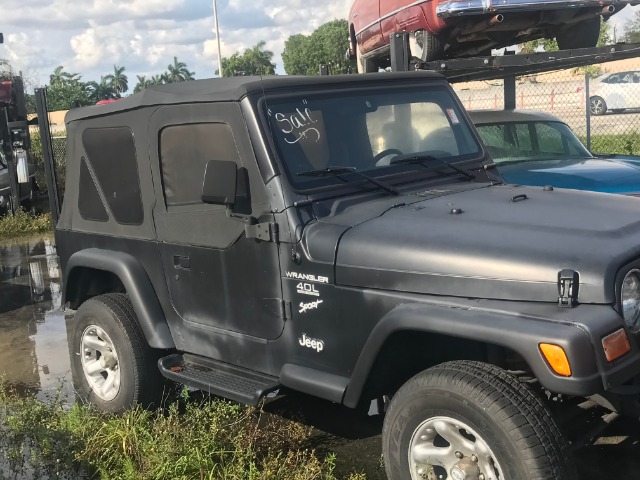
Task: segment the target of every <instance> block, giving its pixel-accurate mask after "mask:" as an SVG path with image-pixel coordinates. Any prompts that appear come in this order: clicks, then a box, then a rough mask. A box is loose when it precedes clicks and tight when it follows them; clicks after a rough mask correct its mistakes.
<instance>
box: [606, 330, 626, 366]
mask: <svg viewBox="0 0 640 480" xmlns="http://www.w3.org/2000/svg"><path fill="white" fill-rule="evenodd" d="M602 348H604V354H605V356H606V357H607V360H608V361H610V362H613V361H614V360H615V359H617V358H620V357H621V356H623V355H624V354H625V353H627V352H628V351H630V350H631V345H630V344H629V337H627V332H625V331H624V328H621V329H620V330H617V331H615V332H613V333H612V334H611V335H607V336H606V337H604V338H603V339H602Z"/></svg>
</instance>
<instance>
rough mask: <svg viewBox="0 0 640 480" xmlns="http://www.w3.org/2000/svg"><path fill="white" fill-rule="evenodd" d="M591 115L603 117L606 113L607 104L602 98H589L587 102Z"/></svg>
mask: <svg viewBox="0 0 640 480" xmlns="http://www.w3.org/2000/svg"><path fill="white" fill-rule="evenodd" d="M589 109H590V110H591V115H604V114H605V113H607V102H605V101H604V98H602V97H591V100H589Z"/></svg>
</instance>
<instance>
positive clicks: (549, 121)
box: [475, 118, 594, 166]
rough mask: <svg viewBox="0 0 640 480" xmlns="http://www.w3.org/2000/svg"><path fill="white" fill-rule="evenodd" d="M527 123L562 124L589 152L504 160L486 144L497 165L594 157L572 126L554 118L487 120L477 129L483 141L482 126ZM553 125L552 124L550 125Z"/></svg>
mask: <svg viewBox="0 0 640 480" xmlns="http://www.w3.org/2000/svg"><path fill="white" fill-rule="evenodd" d="M507 124H509V125H526V126H527V127H530V126H531V125H532V124H533V125H535V124H543V125H549V124H555V125H562V126H563V127H565V128H566V130H568V131H569V132H570V133H571V135H570V137H573V139H575V140H576V141H577V143H578V145H580V146H581V147H582V149H583V150H584V151H585V152H586V153H587V155H586V156H576V157H573V156H566V155H565V154H564V153H559V154H553V156H549V157H530V158H513V159H504V160H496V159H495V158H494V157H493V155H492V154H491V153H490V152H489V148H490V147H487V146H486V145H485V148H486V149H487V151H488V152H489V157H490V158H491V161H492V162H493V163H495V164H496V165H497V166H500V165H509V164H513V163H526V162H542V161H549V160H567V161H568V160H577V159H584V158H594V156H593V154H592V153H591V152H590V151H589V150H588V149H587V147H586V146H585V145H584V144H583V143H582V142H581V141H580V139H579V138H578V136H577V135H576V134H575V132H574V131H573V130H572V129H571V127H570V126H569V125H568V124H567V123H565V122H563V121H561V120H559V119H558V120H553V119H542V118H537V119H526V120H524V119H523V120H506V121H494V122H486V123H478V124H475V127H476V130H477V132H478V136H479V137H480V140H481V141H482V135H481V134H480V130H481V129H482V127H495V126H505V125H507ZM549 126H551V125H549ZM552 128H553V126H552ZM560 134H561V135H562V132H560ZM482 143H483V144H484V141H482ZM536 143H537V144H539V138H538V136H537V134H536Z"/></svg>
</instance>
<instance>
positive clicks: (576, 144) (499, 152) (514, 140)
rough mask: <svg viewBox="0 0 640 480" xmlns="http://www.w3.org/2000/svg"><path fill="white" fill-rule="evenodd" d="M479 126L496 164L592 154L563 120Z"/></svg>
mask: <svg viewBox="0 0 640 480" xmlns="http://www.w3.org/2000/svg"><path fill="white" fill-rule="evenodd" d="M476 128H477V129H478V133H479V134H480V138H481V139H482V141H483V142H484V144H485V146H486V147H487V151H488V152H489V154H490V155H491V158H492V159H493V161H494V162H496V163H501V162H509V161H527V160H531V161H535V160H546V159H555V160H557V159H563V158H586V157H591V156H592V155H591V154H590V153H589V151H588V150H587V149H586V148H585V147H584V146H583V145H582V143H580V140H578V138H577V137H576V136H575V134H574V133H573V132H572V131H571V129H570V128H569V127H568V126H567V125H565V124H564V123H561V122H553V121H532V122H504V123H493V124H487V125H476Z"/></svg>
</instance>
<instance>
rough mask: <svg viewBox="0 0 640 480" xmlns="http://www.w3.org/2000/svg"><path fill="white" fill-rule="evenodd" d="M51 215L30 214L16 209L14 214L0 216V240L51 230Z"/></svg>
mask: <svg viewBox="0 0 640 480" xmlns="http://www.w3.org/2000/svg"><path fill="white" fill-rule="evenodd" d="M51 230H52V227H51V215H50V214H49V213H43V214H40V215H31V214H30V213H27V212H25V211H24V210H18V212H17V213H16V214H15V215H5V216H3V217H0V240H4V239H8V238H15V237H24V236H27V235H34V234H37V233H47V232H51Z"/></svg>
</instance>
